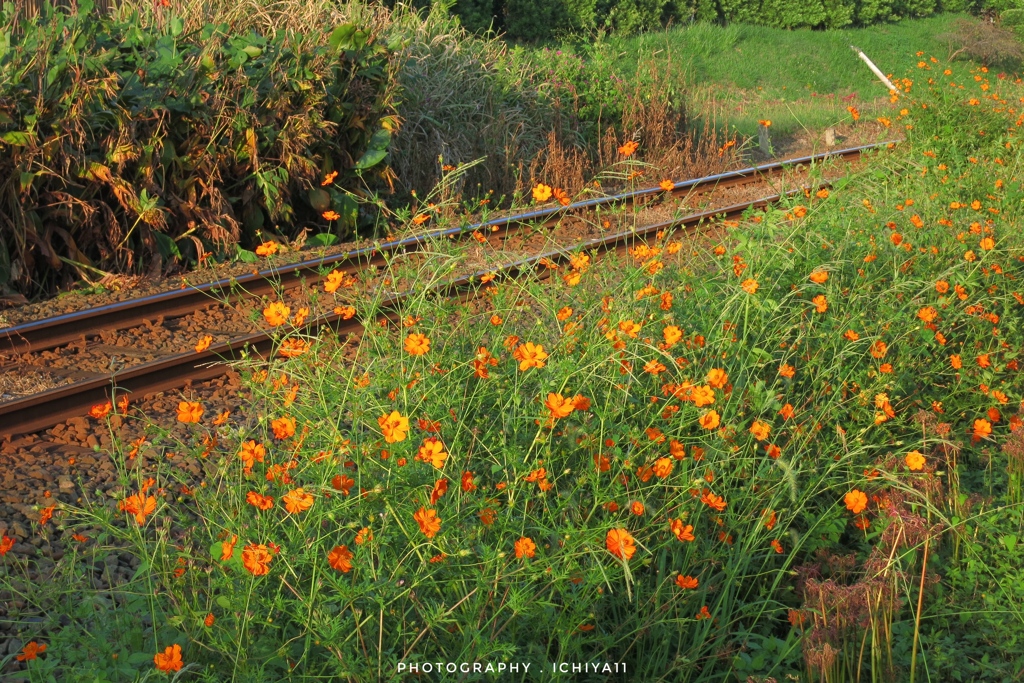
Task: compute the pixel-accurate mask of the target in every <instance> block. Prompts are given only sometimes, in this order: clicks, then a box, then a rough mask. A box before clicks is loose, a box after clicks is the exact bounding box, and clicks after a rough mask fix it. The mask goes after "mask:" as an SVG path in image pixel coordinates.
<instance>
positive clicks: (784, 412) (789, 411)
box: [779, 403, 796, 420]
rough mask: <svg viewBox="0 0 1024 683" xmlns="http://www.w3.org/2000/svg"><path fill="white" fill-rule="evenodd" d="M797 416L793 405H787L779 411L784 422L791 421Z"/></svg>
mask: <svg viewBox="0 0 1024 683" xmlns="http://www.w3.org/2000/svg"><path fill="white" fill-rule="evenodd" d="M795 414H796V411H795V410H794V409H793V404H791V403H787V404H786V405H784V406H782V408H780V409H779V415H781V416H782V419H783V420H789V419H790V418H792V417H793V415H795Z"/></svg>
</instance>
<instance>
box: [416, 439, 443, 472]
mask: <svg viewBox="0 0 1024 683" xmlns="http://www.w3.org/2000/svg"><path fill="white" fill-rule="evenodd" d="M416 459H417V460H419V461H421V462H426V463H430V464H431V465H433V466H434V467H435V468H436V469H441V468H442V467H444V461H445V460H447V459H448V453H446V452H445V450H444V444H443V443H442V442H441V440H440V439H438V438H437V437H436V436H431V437H429V438H427V439H426V440H425V441H424V442H423V445H422V446H420V448H419V451H418V452H417V453H416Z"/></svg>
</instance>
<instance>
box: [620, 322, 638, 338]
mask: <svg viewBox="0 0 1024 683" xmlns="http://www.w3.org/2000/svg"><path fill="white" fill-rule="evenodd" d="M619 329H620V330H621V331H622V332H623V334H625V335H626V336H627V337H629V338H630V339H636V337H637V335H638V334H639V333H640V326H639V325H637V324H636V323H635V322H633V321H632V320H623V321H622V322H620V323H619Z"/></svg>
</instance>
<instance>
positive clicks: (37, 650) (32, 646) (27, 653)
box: [15, 640, 181, 668]
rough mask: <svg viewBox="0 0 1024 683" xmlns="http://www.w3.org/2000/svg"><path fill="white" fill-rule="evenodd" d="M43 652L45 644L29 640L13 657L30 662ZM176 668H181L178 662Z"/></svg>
mask: <svg viewBox="0 0 1024 683" xmlns="http://www.w3.org/2000/svg"><path fill="white" fill-rule="evenodd" d="M44 652H46V645H40V644H39V643H37V642H36V641H34V640H31V641H29V642H28V644H26V645H25V647H23V648H22V649H21V654H20V655H18V656H17V657H15V659H17V660H18V661H19V662H31V661H32V660H33V659H35V658H36V657H38V656H39V655H41V654H43V653H44ZM178 668H181V665H180V664H179V665H178Z"/></svg>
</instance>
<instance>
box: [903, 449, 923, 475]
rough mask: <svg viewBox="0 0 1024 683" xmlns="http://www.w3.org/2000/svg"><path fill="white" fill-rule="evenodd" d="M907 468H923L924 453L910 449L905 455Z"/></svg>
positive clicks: (915, 469) (914, 469) (916, 469)
mask: <svg viewBox="0 0 1024 683" xmlns="http://www.w3.org/2000/svg"><path fill="white" fill-rule="evenodd" d="M906 462H907V468H908V469H911V470H913V471H915V472H917V471H918V470H921V469H922V468H924V462H925V459H924V455H922V454H921V453H920V451H910V452H909V453H907V457H906Z"/></svg>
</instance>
